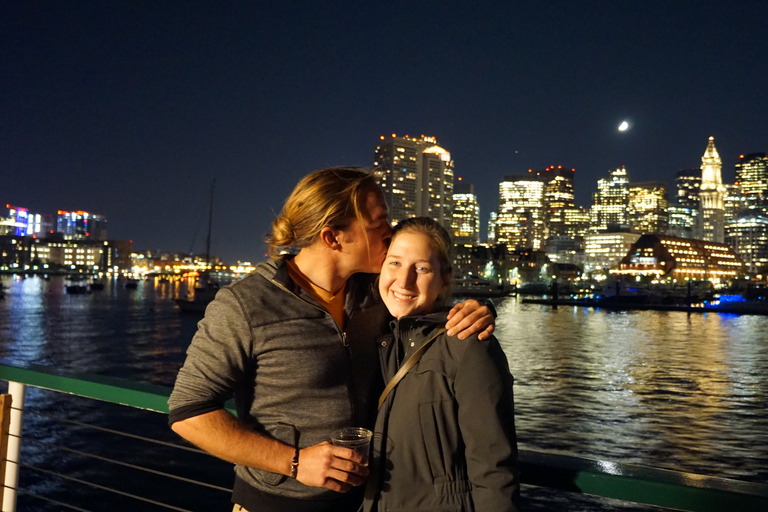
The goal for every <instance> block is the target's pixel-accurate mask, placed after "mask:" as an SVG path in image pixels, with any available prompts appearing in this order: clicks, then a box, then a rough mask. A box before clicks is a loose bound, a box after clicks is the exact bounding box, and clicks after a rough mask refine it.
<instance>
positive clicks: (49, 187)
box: [0, 2, 768, 261]
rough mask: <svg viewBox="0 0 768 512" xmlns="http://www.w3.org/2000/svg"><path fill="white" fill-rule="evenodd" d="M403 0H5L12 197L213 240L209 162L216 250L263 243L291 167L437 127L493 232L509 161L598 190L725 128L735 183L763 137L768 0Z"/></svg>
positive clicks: (0, 51) (580, 191) (186, 239)
mask: <svg viewBox="0 0 768 512" xmlns="http://www.w3.org/2000/svg"><path fill="white" fill-rule="evenodd" d="M379 7H381V6H379ZM388 7H389V8H388V9H382V8H376V7H375V6H373V5H371V6H365V5H358V4H353V3H350V4H344V3H339V4H334V6H333V7H331V8H325V6H320V5H311V4H308V5H305V4H299V3H291V2H286V3H281V4H280V5H272V4H268V5H248V6H221V5H219V4H215V3H213V2H211V3H202V4H195V5H194V6H183V7H182V6H175V5H172V4H167V5H141V6H135V5H132V4H102V3H90V2H82V3H77V4H68V3H37V4H32V3H26V4H20V5H13V6H8V7H5V8H4V11H5V12H4V16H3V17H2V18H1V19H0V29H2V30H0V34H2V35H0V42H2V44H0V64H2V66H3V69H4V70H5V72H4V77H3V78H0V94H2V96H3V98H4V101H3V102H2V103H1V104H0V116H2V119H4V123H3V132H2V137H0V173H1V174H2V176H3V180H2V182H3V185H4V186H3V189H2V190H3V198H2V200H4V201H6V202H8V203H10V204H15V205H18V206H21V207H26V208H29V209H30V211H50V212H53V211H55V210H58V209H65V210H67V209H73V210H74V209H82V210H85V211H91V212H96V213H99V214H101V215H104V216H105V217H107V218H108V219H109V222H110V226H109V229H110V237H112V236H114V238H117V239H132V240H133V241H134V247H135V248H137V249H163V250H178V249H182V250H183V249H186V248H189V247H190V244H192V242H193V240H194V239H195V237H196V238H197V245H196V246H195V247H194V248H193V250H194V251H195V252H200V251H201V243H202V241H203V239H204V238H205V237H204V232H205V227H204V221H201V220H200V219H201V218H202V219H204V218H205V213H206V211H205V210H206V208H207V196H208V190H209V187H210V184H211V181H212V180H213V179H214V178H216V180H217V185H216V198H215V206H214V233H213V251H212V252H213V253H215V254H217V255H220V256H221V257H222V258H224V259H225V260H228V261H234V260H238V259H239V260H253V261H258V260H260V259H262V257H263V244H262V242H261V238H262V235H263V234H264V233H265V232H266V231H267V230H268V229H269V222H270V221H271V220H272V219H273V218H274V216H275V214H276V213H277V212H279V209H280V207H281V205H282V201H283V200H284V198H285V197H287V195H288V194H289V193H290V190H291V188H292V186H293V185H294V184H295V183H296V182H297V181H298V179H299V178H300V177H301V176H303V175H304V174H306V173H307V172H310V171H312V170H314V169H317V168H321V167H326V166H331V165H359V166H364V167H368V168H370V167H371V166H372V164H373V148H374V147H375V145H376V143H377V142H378V140H379V136H380V135H389V134H390V133H397V134H398V135H400V134H402V135H405V134H411V135H414V134H422V133H423V134H426V135H429V136H434V137H436V138H437V140H438V141H439V142H440V144H441V146H443V147H445V148H446V149H447V150H448V151H450V152H451V157H452V159H453V160H454V162H455V175H456V177H457V178H458V177H462V178H463V180H464V181H465V182H467V183H472V184H474V186H475V191H476V193H477V195H478V198H479V202H480V208H481V218H482V222H483V228H482V231H483V232H484V231H485V224H486V222H487V219H488V213H489V212H490V211H491V210H494V209H496V207H497V206H498V184H499V182H500V181H502V180H503V177H504V176H505V175H509V174H520V173H523V172H527V170H528V169H534V170H543V169H544V168H546V167H549V166H551V165H563V166H564V167H568V168H575V169H576V173H575V193H576V204H577V205H581V206H585V207H586V206H588V205H589V202H590V199H589V198H590V196H591V194H592V192H594V190H595V188H596V187H595V184H596V181H597V179H599V178H601V177H605V176H607V175H608V172H609V171H610V170H611V169H615V168H617V167H620V166H622V165H624V166H626V168H627V170H628V171H629V174H630V178H631V180H632V181H651V180H662V181H666V182H667V183H668V184H669V186H670V188H671V186H672V183H673V181H674V176H675V173H676V172H677V171H678V170H680V169H688V168H693V167H698V166H699V165H700V159H701V154H702V153H703V151H704V149H705V147H706V141H707V139H708V138H709V137H710V136H714V138H715V142H716V144H717V148H718V150H719V152H720V156H721V158H722V161H723V181H724V182H733V178H734V164H736V163H737V162H738V161H739V155H740V154H748V153H754V152H765V151H768V127H767V126H766V123H765V119H766V113H768V112H766V110H768V106H766V103H765V101H764V96H765V94H764V91H765V90H766V89H768V70H767V69H766V68H765V66H761V63H762V62H763V60H764V55H766V54H768V42H767V41H766V40H765V38H763V37H761V34H762V23H761V20H764V19H766V15H768V6H766V5H764V4H763V3H759V2H740V3H739V4H738V6H737V7H732V6H726V5H721V4H718V3H711V2H697V3H695V4H692V3H684V2H666V3H663V4H662V3H642V4H640V3H637V4H622V5H606V4H604V3H600V2H585V3H578V4H577V3H572V2H552V3H548V4H546V5H541V4H536V5H533V4H525V3H505V4H503V5H498V6H492V7H477V6H470V5H464V4H458V3H451V2H449V3H440V4H432V3H429V2H425V3H419V4H410V3H404V2H392V3H390V4H388ZM469 20H472V21H469ZM623 121H627V123H628V125H629V127H628V129H626V130H625V131H619V126H620V125H621V123H622V122H623ZM137 226H140V228H138V229H137ZM196 233H197V235H196ZM195 235H196V236H195Z"/></svg>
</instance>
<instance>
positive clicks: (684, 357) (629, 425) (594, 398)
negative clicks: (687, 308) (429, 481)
mask: <svg viewBox="0 0 768 512" xmlns="http://www.w3.org/2000/svg"><path fill="white" fill-rule="evenodd" d="M497 310H498V312H499V317H498V325H497V330H496V336H497V337H498V339H499V341H500V343H501V344H502V346H503V347H504V350H505V352H506V354H507V357H508V359H509V363H510V369H511V371H512V373H513V375H514V376H515V404H516V418H517V430H518V435H519V439H520V445H521V447H522V448H529V449H542V450H550V451H552V450H554V451H564V452H569V453H575V454H577V455H581V456H585V457H592V458H599V459H605V460H610V461H616V462H626V463H635V464H643V465H647V466H654V467H664V468H669V469H676V470H680V471H687V472H692V473H701V474H708V475H718V476H728V477H732V478H740V479H745V480H751V481H760V482H765V481H766V480H768V398H767V397H768V384H767V383H766V377H767V376H768V375H766V373H768V371H767V369H768V335H767V334H766V327H768V319H766V317H763V316H746V315H745V316H737V315H722V314H712V313H707V314H690V315H689V314H686V313H678V312H653V311H631V312H610V311H605V310H600V311H595V310H592V309H585V308H575V307H562V306H561V307H559V308H557V309H553V308H551V307H547V306H541V305H536V304H522V303H521V301H519V300H518V299H516V298H507V299H504V300H500V301H498V304H497Z"/></svg>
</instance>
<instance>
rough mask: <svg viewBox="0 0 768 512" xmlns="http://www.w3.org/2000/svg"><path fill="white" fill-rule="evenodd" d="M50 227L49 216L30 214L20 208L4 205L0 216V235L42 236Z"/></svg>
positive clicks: (25, 209)
mask: <svg viewBox="0 0 768 512" xmlns="http://www.w3.org/2000/svg"><path fill="white" fill-rule="evenodd" d="M50 227H51V226H50V215H41V214H39V213H30V211H29V210H28V209H27V208H22V207H20V206H13V205H10V204H6V205H5V210H4V211H3V213H2V214H0V235H12V236H43V235H45V234H47V233H48V232H49V230H50Z"/></svg>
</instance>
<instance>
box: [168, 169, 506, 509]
mask: <svg viewBox="0 0 768 512" xmlns="http://www.w3.org/2000/svg"><path fill="white" fill-rule="evenodd" d="M387 215H388V210H387V205H386V201H385V199H384V195H383V194H382V192H381V190H380V189H379V187H378V185H376V183H375V181H374V179H373V177H372V175H370V174H369V173H367V172H366V171H364V170H362V169H355V168H331V169H323V170H320V171H316V172H314V173H311V174H310V175H308V176H306V177H305V178H303V179H302V180H301V181H300V182H299V184H298V185H297V186H296V188H295V189H294V190H293V192H292V193H291V196H290V197H289V198H288V199H287V200H286V202H285V205H284V206H283V210H282V212H281V214H280V216H279V217H278V218H277V219H276V220H275V221H274V222H273V224H272V233H271V234H270V235H269V236H268V241H269V245H270V253H271V254H272V255H273V256H276V255H277V254H278V253H279V251H280V249H281V248H285V247H298V248H300V251H299V253H298V254H297V255H296V256H295V257H288V256H283V257H279V258H275V259H272V260H270V261H267V262H263V263H261V264H259V265H258V266H257V269H256V270H255V271H254V272H253V273H252V274H250V275H249V276H247V277H246V278H244V279H243V280H241V281H238V282H236V283H234V284H232V285H230V286H228V287H225V288H223V289H222V290H221V291H220V292H219V293H218V294H217V296H216V299H215V300H214V301H213V302H212V303H211V304H210V305H209V307H208V309H207V310H206V315H205V318H204V319H203V320H202V321H201V322H200V324H199V326H198V332H197V333H196V334H195V337H194V339H193V340H192V343H191V345H190V347H189V350H188V353H187V360H186V361H185V363H184V366H183V367H182V368H181V370H180V372H179V376H178V377H177V381H176V385H175V387H174V391H173V393H172V395H171V398H170V400H169V407H170V410H171V413H170V417H169V421H170V423H171V425H172V428H173V430H174V431H175V432H177V433H178V434H180V435H181V436H182V437H184V438H185V439H187V440H189V441H190V442H192V443H194V444H196V445H198V446H200V447H201V448H202V449H204V450H206V451H208V452H209V453H211V454H213V455H215V456H217V457H219V458H222V459H224V460H227V461H230V462H232V463H234V464H235V465H236V468H235V471H236V475H237V478H236V481H235V486H234V490H233V497H232V501H233V502H234V503H236V506H235V510H250V511H251V512H269V511H288V510H290V511H292V512H301V511H311V512H315V511H322V512H324V511H328V512H330V511H334V512H336V511H339V510H342V511H344V510H350V511H353V510H357V508H358V506H359V503H360V501H361V496H360V492H358V491H359V488H358V489H355V490H354V491H353V492H348V491H350V489H353V488H354V487H356V486H359V485H360V484H361V483H363V481H364V480H365V477H366V475H367V473H368V470H367V468H366V467H365V464H367V460H365V458H364V457H362V456H360V455H358V454H357V453H355V452H354V451H353V450H349V449H346V448H341V447H336V446H332V445H331V444H329V443H328V442H327V439H328V438H329V436H330V433H331V431H333V430H335V429H337V428H341V427H349V426H367V427H370V426H372V424H373V418H374V416H375V405H372V404H374V403H375V399H376V397H377V396H378V391H380V390H381V388H382V387H383V383H382V382H381V376H380V372H379V369H378V360H377V355H376V347H375V344H374V340H375V339H376V338H377V336H378V335H379V334H380V333H381V332H382V329H383V328H385V327H386V325H385V323H386V320H385V319H386V309H385V308H384V307H383V305H382V304H381V302H380V301H379V300H378V299H377V298H376V297H375V296H374V295H373V294H372V291H371V284H372V280H373V277H375V276H373V274H376V273H378V272H379V271H380V269H381V264H382V262H383V260H384V257H385V255H386V249H387V244H388V241H389V238H390V236H391V232H392V231H391V228H390V226H389V223H388V222H387ZM478 306H479V305H478V304H477V303H476V302H475V301H470V302H469V303H463V304H460V305H458V306H456V308H454V311H453V312H452V313H453V314H452V316H451V317H450V320H449V322H448V324H446V325H447V326H448V327H449V328H450V331H449V332H450V333H451V334H455V333H457V332H460V331H461V332H462V334H461V337H465V336H468V335H469V334H471V333H474V332H478V331H483V334H484V335H490V333H491V332H492V331H493V325H492V322H493V319H492V315H491V314H490V311H489V310H488V308H486V307H484V306H482V307H478ZM468 326H472V327H471V328H470V329H467V327H468ZM232 397H234V398H235V404H236V408H237V418H235V416H233V415H232V414H230V413H229V412H227V411H226V410H225V409H224V402H225V401H226V400H228V399H229V398H232ZM238 507H240V508H238Z"/></svg>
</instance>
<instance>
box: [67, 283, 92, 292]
mask: <svg viewBox="0 0 768 512" xmlns="http://www.w3.org/2000/svg"><path fill="white" fill-rule="evenodd" d="M64 290H65V291H66V292H67V293H68V294H69V295H83V294H85V293H88V287H87V286H86V285H84V284H77V283H71V284H66V285H64Z"/></svg>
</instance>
